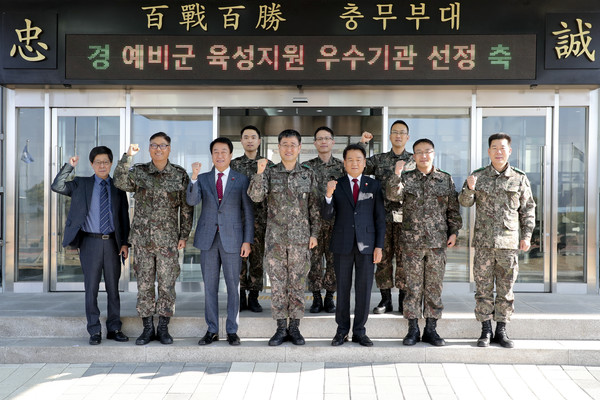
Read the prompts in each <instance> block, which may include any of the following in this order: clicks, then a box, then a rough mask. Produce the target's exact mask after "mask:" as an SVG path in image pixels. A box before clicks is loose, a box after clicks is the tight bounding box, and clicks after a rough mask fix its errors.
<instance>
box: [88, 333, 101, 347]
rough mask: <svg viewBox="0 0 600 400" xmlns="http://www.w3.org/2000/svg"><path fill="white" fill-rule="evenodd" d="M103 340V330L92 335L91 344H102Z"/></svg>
mask: <svg viewBox="0 0 600 400" xmlns="http://www.w3.org/2000/svg"><path fill="white" fill-rule="evenodd" d="M101 342H102V333H101V332H98V333H94V334H93V335H90V344H91V345H96V344H100V343H101Z"/></svg>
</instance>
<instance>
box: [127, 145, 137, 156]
mask: <svg viewBox="0 0 600 400" xmlns="http://www.w3.org/2000/svg"><path fill="white" fill-rule="evenodd" d="M138 151H140V146H139V145H137V144H134V143H132V144H130V145H129V149H128V150H127V155H128V156H135V155H136V154H137V153H138Z"/></svg>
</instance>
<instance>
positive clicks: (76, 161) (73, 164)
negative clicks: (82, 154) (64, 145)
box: [69, 156, 79, 168]
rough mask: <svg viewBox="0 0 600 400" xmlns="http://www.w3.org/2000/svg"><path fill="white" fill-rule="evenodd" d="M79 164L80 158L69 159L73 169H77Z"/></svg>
mask: <svg viewBox="0 0 600 400" xmlns="http://www.w3.org/2000/svg"><path fill="white" fill-rule="evenodd" d="M77 163H79V156H73V157H71V158H69V164H71V167H73V168H75V167H76V166H77Z"/></svg>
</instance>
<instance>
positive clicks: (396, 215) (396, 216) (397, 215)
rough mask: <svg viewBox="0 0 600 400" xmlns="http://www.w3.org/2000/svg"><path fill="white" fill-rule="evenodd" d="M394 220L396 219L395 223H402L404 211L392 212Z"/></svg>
mask: <svg viewBox="0 0 600 400" xmlns="http://www.w3.org/2000/svg"><path fill="white" fill-rule="evenodd" d="M392 218H393V219H394V222H402V211H400V210H394V211H392Z"/></svg>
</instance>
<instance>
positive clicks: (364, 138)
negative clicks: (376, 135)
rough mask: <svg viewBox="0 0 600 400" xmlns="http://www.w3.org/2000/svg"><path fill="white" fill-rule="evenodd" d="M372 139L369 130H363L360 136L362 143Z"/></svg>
mask: <svg viewBox="0 0 600 400" xmlns="http://www.w3.org/2000/svg"><path fill="white" fill-rule="evenodd" d="M372 139H373V134H372V133H371V132H367V131H364V132H363V133H362V136H361V137H360V141H361V142H362V143H364V144H367V143H369V142H370V141H371V140H372Z"/></svg>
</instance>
